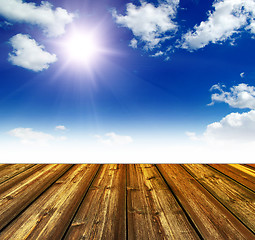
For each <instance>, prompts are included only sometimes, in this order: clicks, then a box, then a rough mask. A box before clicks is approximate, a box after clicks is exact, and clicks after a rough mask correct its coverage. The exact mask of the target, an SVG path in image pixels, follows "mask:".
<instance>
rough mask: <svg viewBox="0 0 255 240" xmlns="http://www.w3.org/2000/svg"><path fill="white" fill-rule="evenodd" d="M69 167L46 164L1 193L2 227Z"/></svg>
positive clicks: (0, 225) (0, 212) (0, 220)
mask: <svg viewBox="0 0 255 240" xmlns="http://www.w3.org/2000/svg"><path fill="white" fill-rule="evenodd" d="M69 168H70V165H62V164H59V165H58V164H52V165H46V166H45V167H44V168H43V169H41V170H40V171H39V172H35V173H34V174H32V175H31V176H30V177H28V178H27V179H24V180H23V181H21V182H19V183H17V184H16V185H15V186H13V187H12V188H10V189H8V190H7V191H5V192H3V193H2V194H0V229H2V228H3V227H4V226H6V225H7V224H8V223H9V222H10V221H11V220H12V219H13V218H14V217H16V216H17V215H18V214H19V213H20V212H21V211H22V210H23V209H24V208H26V207H27V206H28V205H29V204H30V203H31V202H32V201H33V200H34V199H36V198H37V197H38V196H39V195H40V194H41V193H42V192H43V191H44V190H45V189H47V188H48V187H49V186H50V185H51V184H52V183H53V182H54V181H55V180H57V179H58V178H59V177H60V176H61V175H62V174H63V173H64V172H66V171H67V170H68V169H69Z"/></svg>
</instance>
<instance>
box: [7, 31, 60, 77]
mask: <svg viewBox="0 0 255 240" xmlns="http://www.w3.org/2000/svg"><path fill="white" fill-rule="evenodd" d="M10 44H11V45H12V47H13V51H12V53H10V54H9V59H8V60H9V61H10V62H11V63H12V64H13V65H16V66H20V67H23V68H26V69H30V70H33V71H35V72H38V71H42V70H43V69H48V67H49V64H51V63H54V62H56V61H57V57H56V55H55V54H50V53H48V52H46V51H45V50H44V46H43V45H39V44H38V43H37V42H36V41H35V40H34V39H31V38H30V36H29V35H24V34H17V35H15V36H14V37H12V38H11V39H10Z"/></svg>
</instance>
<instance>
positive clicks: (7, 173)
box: [0, 164, 34, 187]
mask: <svg viewBox="0 0 255 240" xmlns="http://www.w3.org/2000/svg"><path fill="white" fill-rule="evenodd" d="M32 166H34V164H3V165H2V166H1V168H0V184H1V183H3V182H5V181H7V180H8V179H10V178H12V177H14V176H16V175H18V174H19V173H22V172H24V171H26V170H27V169H29V168H31V167H32ZM0 187H1V186H0Z"/></svg>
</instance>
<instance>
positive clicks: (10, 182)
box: [0, 164, 46, 194]
mask: <svg viewBox="0 0 255 240" xmlns="http://www.w3.org/2000/svg"><path fill="white" fill-rule="evenodd" d="M45 166H46V165H45V164H36V165H34V166H32V167H30V168H28V169H26V170H24V171H22V172H20V173H19V174H17V175H15V176H13V177H11V178H8V179H7V180H6V181H4V182H3V183H1V184H0V194H2V193H3V192H5V191H7V190H8V189H10V188H11V187H13V186H15V185H17V184H18V183H20V182H22V181H23V180H25V179H26V178H28V177H29V176H31V175H32V174H34V173H36V172H39V170H41V169H42V168H44V167H45Z"/></svg>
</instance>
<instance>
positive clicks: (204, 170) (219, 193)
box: [184, 164, 255, 233]
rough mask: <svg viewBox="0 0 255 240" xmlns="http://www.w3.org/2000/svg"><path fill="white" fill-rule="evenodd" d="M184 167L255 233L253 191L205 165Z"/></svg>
mask: <svg viewBox="0 0 255 240" xmlns="http://www.w3.org/2000/svg"><path fill="white" fill-rule="evenodd" d="M184 167H185V168H186V169H187V170H188V171H189V172H190V173H191V174H192V176H193V177H194V178H195V179H197V180H198V181H199V182H200V183H201V184H202V185H203V186H204V187H205V188H206V189H207V190H208V191H209V192H210V193H211V194H212V195H213V196H214V197H215V198H217V200H218V201H219V202H221V203H222V204H223V205H224V206H225V207H226V208H227V209H229V210H230V211H231V212H232V213H233V214H234V215H235V216H236V217H238V218H239V219H240V220H241V221H242V222H243V223H244V224H245V225H246V226H247V227H248V228H250V229H251V230H252V231H253V232H254V233H255V193H254V192H253V191H250V190H249V189H247V188H245V187H243V186H242V185H240V184H238V183H237V182H235V181H233V180H232V179H231V178H228V177H226V176H225V175H223V174H221V173H219V172H218V171H216V170H214V169H212V168H210V167H209V166H207V165H203V164H185V165H184Z"/></svg>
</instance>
